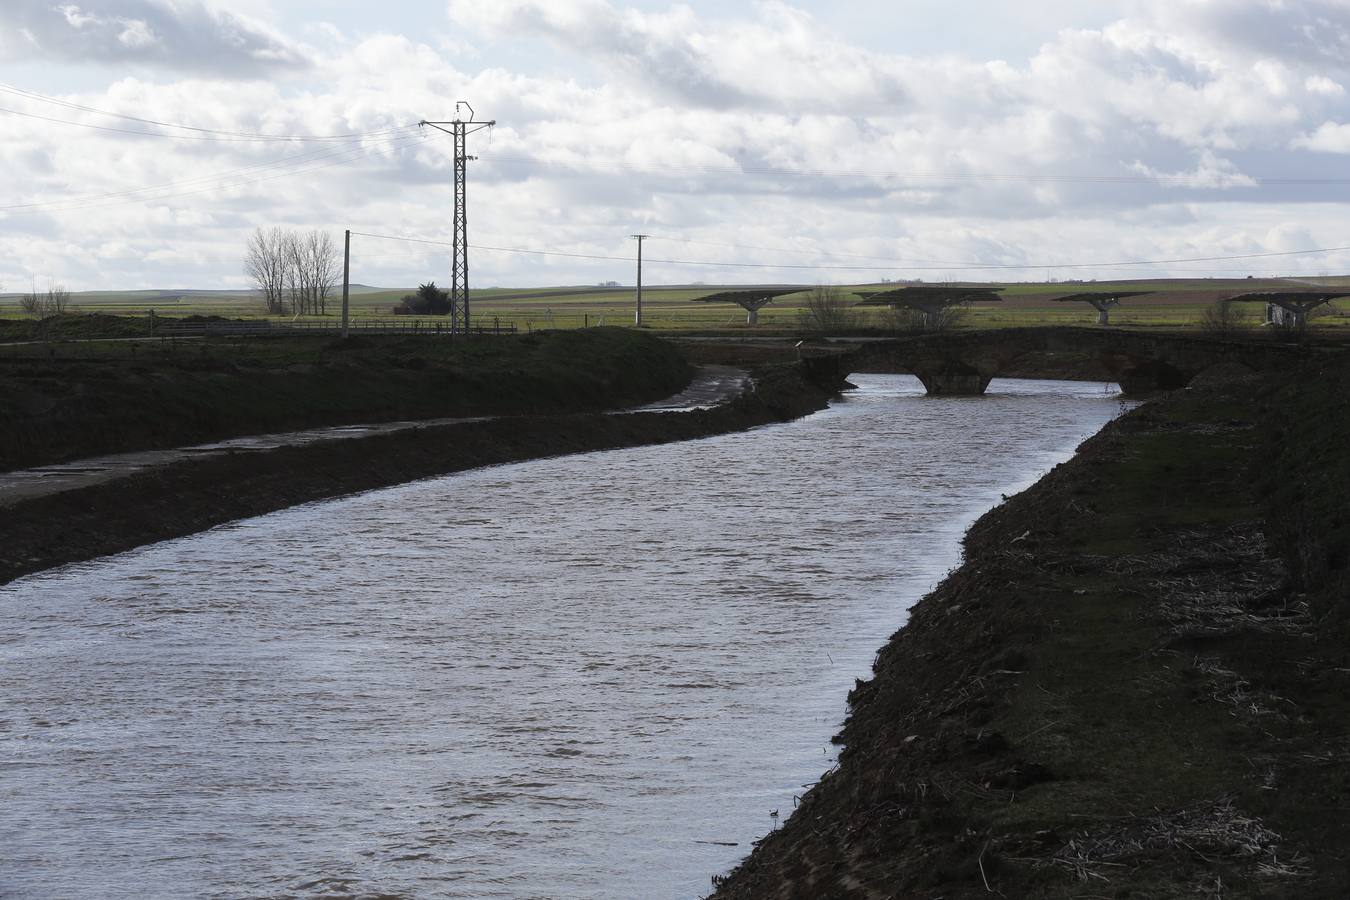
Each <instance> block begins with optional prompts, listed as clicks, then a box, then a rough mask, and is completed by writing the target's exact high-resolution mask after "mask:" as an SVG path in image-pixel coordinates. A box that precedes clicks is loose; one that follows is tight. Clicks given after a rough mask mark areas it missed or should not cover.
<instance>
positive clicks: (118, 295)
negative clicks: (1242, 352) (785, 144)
mask: <svg viewBox="0 0 1350 900" xmlns="http://www.w3.org/2000/svg"><path fill="white" fill-rule="evenodd" d="M1347 281H1350V277H1340V276H1338V277H1329V278H1324V279H1318V280H1317V281H1311V280H1293V279H1168V280H1149V281H1113V282H1104V281H1103V282H1061V283H1002V284H1000V283H991V284H990V285H988V286H991V287H1002V288H1003V289H1004V294H1003V296H1004V298H1005V299H1003V300H1002V301H1000V302H996V303H977V304H974V305H972V306H971V307H970V308H969V309H968V310H967V311H966V315H965V317H964V319H963V320H962V322H961V324H962V326H964V327H977V328H1003V327H1019V326H1020V327H1025V326H1035V325H1073V324H1081V325H1090V324H1092V323H1094V322H1095V321H1096V313H1095V311H1094V310H1093V309H1092V308H1091V307H1089V306H1088V305H1086V304H1082V303H1058V302H1055V298H1056V297H1060V296H1064V295H1066V294H1070V293H1075V292H1079V291H1102V290H1112V289H1118V290H1135V291H1154V292H1156V293H1154V294H1153V295H1150V296H1146V297H1134V298H1128V299H1126V300H1124V301H1122V302H1121V304H1120V305H1119V306H1117V307H1116V308H1115V309H1114V310H1113V311H1112V313H1111V322H1112V324H1113V325H1124V326H1134V327H1167V328H1176V327H1186V326H1195V325H1197V324H1198V323H1199V319H1200V316H1201V315H1202V313H1203V312H1204V310H1205V309H1206V308H1207V307H1209V306H1210V305H1212V304H1213V303H1214V301H1216V300H1218V299H1220V298H1223V297H1228V296H1232V295H1234V294H1237V293H1242V292H1245V291H1257V290H1300V289H1307V288H1310V287H1313V286H1315V285H1320V284H1326V285H1328V286H1332V285H1334V286H1343V285H1344V284H1345V283H1346V282H1347ZM897 286H899V285H894V284H870V285H853V286H842V287H841V290H843V291H844V292H845V294H846V295H850V294H851V292H852V291H854V290H879V289H885V288H891V287H897ZM739 287H744V286H736V285H676V286H668V285H663V286H653V287H648V288H645V289H644V290H643V323H644V325H646V326H647V327H649V328H652V329H656V330H660V331H686V332H687V331H727V332H748V331H754V332H756V333H761V332H762V333H770V334H772V333H784V332H790V331H793V330H795V329H797V328H798V327H799V320H800V316H801V309H802V304H803V300H804V298H805V296H806V294H805V289H804V290H803V292H802V293H799V294H789V295H786V296H783V297H780V298H778V299H777V300H776V301H775V302H774V303H773V304H771V305H769V306H767V307H765V308H764V309H763V310H761V312H760V323H759V325H758V326H757V327H755V328H754V329H750V328H749V327H748V326H746V324H745V313H744V312H743V311H742V310H741V309H740V308H739V307H736V306H734V305H731V304H704V303H695V302H692V301H694V300H695V299H696V298H699V297H703V296H707V295H708V294H711V293H715V292H717V291H720V290H731V289H737V288H739ZM409 292H410V289H406V288H399V289H379V288H369V287H364V286H362V287H358V288H355V289H354V290H353V292H352V296H351V315H352V317H353V318H354V319H356V320H371V319H392V318H393V315H392V309H393V307H394V305H395V304H396V303H397V302H398V301H399V299H400V298H402V297H403V296H404V295H405V294H407V293H409ZM633 293H634V292H633V289H632V288H631V287H620V288H606V287H593V286H575V287H553V288H486V289H483V290H474V291H473V292H472V293H471V294H470V303H471V311H472V314H473V317H474V320H475V321H476V322H477V323H479V324H481V325H484V326H491V325H493V324H494V323H499V324H500V325H502V326H506V325H508V324H514V325H515V327H516V328H517V329H519V330H521V331H538V330H542V329H554V328H556V329H571V328H582V327H587V326H596V325H611V326H614V325H617V326H627V325H631V324H633V310H634V299H633ZM1240 306H1242V307H1244V308H1243V309H1242V311H1243V312H1244V313H1246V314H1247V315H1248V317H1249V319H1250V320H1251V321H1252V322H1253V324H1254V323H1255V322H1257V321H1259V319H1260V316H1261V312H1262V309H1261V304H1257V303H1253V304H1241V305H1240ZM328 308H329V314H328V315H327V316H326V317H306V319H315V318H326V319H327V320H330V321H332V320H336V319H337V318H338V317H339V315H340V312H341V297H340V296H339V297H337V298H335V299H333V300H332V301H330V303H329V307H328ZM72 309H73V310H74V311H77V312H84V313H107V314H113V315H144V314H146V313H147V312H148V311H149V310H154V311H155V312H156V314H157V315H162V316H170V317H180V316H189V315H215V316H223V317H228V318H256V319H265V318H268V316H266V314H265V311H264V310H263V307H262V303H261V301H260V300H259V299H258V298H257V297H256V296H254V295H253V294H251V293H250V292H247V291H108V292H98V291H94V292H83V293H77V294H74V295H73V296H72ZM856 312H857V315H858V317H859V322H858V324H859V327H861V328H884V327H885V324H886V317H887V313H886V310H884V309H878V308H867V309H859V310H857V311H856ZM21 316H22V313H21V311H20V310H19V307H18V295H17V294H3V295H0V319H5V318H9V319H13V318H18V317H21ZM272 318H283V317H272ZM400 318H401V320H402V321H409V320H410V319H409V317H400ZM423 321H435V319H434V318H432V317H424V318H423ZM1313 323H1314V324H1315V325H1317V326H1320V327H1345V326H1348V325H1350V300H1345V301H1339V302H1337V303H1335V304H1331V305H1330V306H1328V307H1325V308H1324V311H1323V312H1322V314H1321V315H1318V316H1316V317H1315V318H1314V320H1313Z"/></svg>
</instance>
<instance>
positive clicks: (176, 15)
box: [0, 0, 311, 78]
mask: <svg viewBox="0 0 1350 900" xmlns="http://www.w3.org/2000/svg"><path fill="white" fill-rule="evenodd" d="M6 32H8V33H9V34H10V37H9V38H5V37H4V34H5V33H6ZM25 59H40V60H43V61H45V62H55V61H65V62H77V63H96V64H105V65H126V64H131V65H137V66H145V67H153V68H163V69H170V70H175V71H181V72H193V73H202V74H212V75H218V76H225V77H243V78H258V77H263V76H267V75H270V74H275V73H278V72H284V71H288V70H290V71H296V70H302V69H305V68H308V67H309V66H310V65H311V59H310V53H309V51H308V50H307V49H306V48H304V47H303V46H301V45H298V44H296V43H293V42H291V41H289V40H287V39H286V38H285V37H283V36H281V35H279V34H277V33H275V32H274V31H272V30H271V29H269V28H267V27H266V26H265V25H263V24H261V23H259V22H256V21H253V20H251V19H247V18H245V17H242V16H239V15H236V14H234V13H232V12H229V11H226V10H222V9H216V8H214V7H210V6H207V5H204V4H203V3H201V2H196V0H177V2H170V0H116V2H113V0H84V2H80V3H53V2H51V0H8V2H6V3H5V5H4V6H3V7H0V61H18V60H25Z"/></svg>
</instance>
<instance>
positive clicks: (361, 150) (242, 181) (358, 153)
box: [0, 135, 416, 216]
mask: <svg viewBox="0 0 1350 900" xmlns="http://www.w3.org/2000/svg"><path fill="white" fill-rule="evenodd" d="M415 138H416V136H415V135H410V136H409V137H406V138H395V139H392V140H389V141H384V142H379V143H376V144H372V145H367V146H361V147H350V148H346V149H343V150H338V151H329V152H327V153H325V154H323V155H321V156H319V157H317V158H316V159H310V160H304V161H302V163H301V166H303V167H293V168H290V169H287V170H283V171H281V172H277V173H274V174H271V175H265V176H262V177H257V178H239V179H229V180H221V181H220V182H219V183H217V184H207V185H206V186H204V187H200V188H194V189H192V190H185V191H174V192H171V193H167V194H159V195H155V196H145V197H139V196H138V197H122V198H121V199H118V198H117V196H116V195H112V199H110V200H108V202H103V201H101V200H99V199H94V200H92V201H91V202H88V203H81V202H76V201H70V203H69V205H60V204H61V203H62V202H63V201H51V206H50V207H49V206H43V207H38V208H27V209H13V210H5V209H0V212H3V213H4V215H6V216H24V215H37V214H41V213H47V212H73V211H76V210H84V209H107V208H109V207H115V206H124V205H128V204H132V203H143V202H151V201H156V200H174V199H177V198H179V197H190V196H193V195H196V194H204V193H207V192H210V191H214V190H224V189H227V188H232V187H245V186H247V185H252V184H261V183H263V182H267V181H275V180H277V179H279V178H289V177H291V176H294V175H305V174H308V173H310V172H316V171H319V170H320V169H328V168H331V167H333V166H338V165H342V164H344V163H348V162H352V161H354V160H357V159H361V158H364V157H367V156H371V155H373V154H374V153H376V152H377V151H379V150H381V149H383V145H391V146H392V145H394V144H397V143H400V142H402V141H408V140H413V139H415ZM325 156H331V157H333V158H332V159H328V160H326V161H322V162H320V160H323V159H324V157H325ZM316 162H317V163H318V164H316V165H306V163H316ZM264 165H265V164H264ZM204 178H205V176H204ZM200 180H204V179H189V180H187V181H186V182H184V183H191V182H192V181H200ZM151 190H155V189H154V188H141V189H139V192H149V191H151ZM122 193H124V194H131V193H137V191H126V192H122ZM77 199H78V198H77Z"/></svg>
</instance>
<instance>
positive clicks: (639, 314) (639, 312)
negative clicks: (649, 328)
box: [629, 234, 651, 328]
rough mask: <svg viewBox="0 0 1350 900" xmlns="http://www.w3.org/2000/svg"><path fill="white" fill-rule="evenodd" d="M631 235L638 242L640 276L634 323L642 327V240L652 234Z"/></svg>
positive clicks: (638, 278)
mask: <svg viewBox="0 0 1350 900" xmlns="http://www.w3.org/2000/svg"><path fill="white" fill-rule="evenodd" d="M629 237H631V238H633V239H634V240H636V241H637V242H638V277H637V313H636V314H635V315H634V316H633V324H634V325H636V326H637V327H639V328H641V327H642V242H643V241H645V240H646V239H647V238H649V237H651V235H650V234H630V235H629Z"/></svg>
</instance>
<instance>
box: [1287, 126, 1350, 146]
mask: <svg viewBox="0 0 1350 900" xmlns="http://www.w3.org/2000/svg"><path fill="white" fill-rule="evenodd" d="M1291 146H1293V147H1295V148H1301V149H1303V150H1312V151H1314V152H1316V153H1350V125H1346V124H1342V123H1340V122H1323V123H1322V124H1321V125H1319V126H1318V128H1317V130H1316V131H1314V132H1312V133H1311V134H1302V135H1299V136H1298V137H1296V138H1294V140H1293V142H1292V144H1291Z"/></svg>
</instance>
